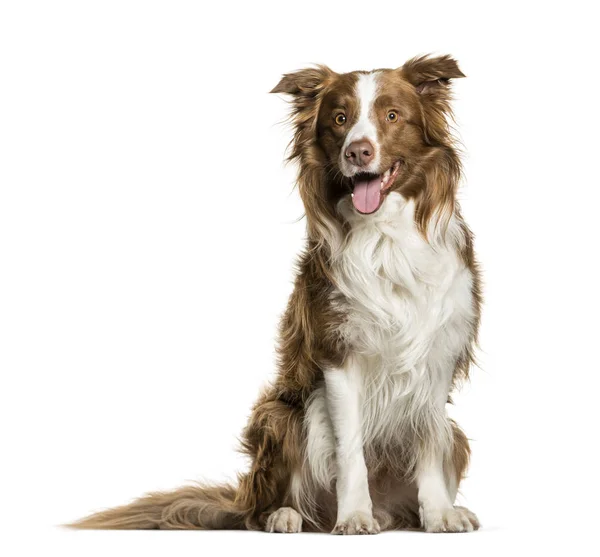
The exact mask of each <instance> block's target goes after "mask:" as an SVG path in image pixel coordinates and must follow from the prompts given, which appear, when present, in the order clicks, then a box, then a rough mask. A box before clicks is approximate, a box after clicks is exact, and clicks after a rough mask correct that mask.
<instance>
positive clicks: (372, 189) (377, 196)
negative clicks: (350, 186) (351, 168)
mask: <svg viewBox="0 0 600 557" xmlns="http://www.w3.org/2000/svg"><path fill="white" fill-rule="evenodd" d="M380 202H381V176H376V177H375V178H371V179H370V180H359V181H357V182H356V183H355V185H354V195H353V196H352V203H354V207H355V208H356V210H357V211H359V212H360V213H365V214H369V213H372V212H373V211H376V210H377V209H378V208H379V203H380Z"/></svg>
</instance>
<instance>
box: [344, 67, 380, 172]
mask: <svg viewBox="0 0 600 557" xmlns="http://www.w3.org/2000/svg"><path fill="white" fill-rule="evenodd" d="M379 74H380V72H371V73H364V74H359V76H358V81H357V82H356V86H355V89H354V91H355V95H356V98H357V99H358V110H359V112H358V120H356V123H355V124H354V125H353V126H352V128H351V129H350V131H349V132H348V135H347V136H346V140H345V141H344V148H343V149H342V158H344V156H345V155H344V154H345V152H346V149H347V148H348V145H350V143H352V142H353V141H358V140H359V139H366V140H368V141H369V142H370V143H371V144H372V145H373V147H374V148H375V157H374V159H373V161H372V162H371V164H370V165H369V167H370V168H377V167H378V165H379V142H378V140H377V126H376V125H375V115H374V113H373V103H374V102H375V99H376V98H377V90H378V88H379Z"/></svg>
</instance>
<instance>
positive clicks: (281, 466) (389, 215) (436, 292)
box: [74, 56, 481, 534]
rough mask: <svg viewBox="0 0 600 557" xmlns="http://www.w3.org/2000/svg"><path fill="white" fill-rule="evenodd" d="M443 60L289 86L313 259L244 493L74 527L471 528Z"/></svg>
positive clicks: (179, 495) (256, 412)
mask: <svg viewBox="0 0 600 557" xmlns="http://www.w3.org/2000/svg"><path fill="white" fill-rule="evenodd" d="M459 77H463V74H462V72H461V71H460V70H459V68H458V65H457V63H456V62H455V61H454V60H453V59H452V58H450V57H449V56H442V57H419V58H415V59H412V60H410V61H409V62H407V63H406V64H404V66H402V67H401V68H398V69H385V70H376V71H371V72H362V71H360V72H352V73H347V74H337V73H335V72H333V71H332V70H330V69H329V68H327V67H324V66H319V67H316V68H310V69H306V70H301V71H298V72H295V73H291V74H288V75H285V76H284V77H283V78H282V79H281V81H280V82H279V84H278V85H277V86H276V87H275V88H274V89H273V91H272V92H273V93H285V94H287V95H290V96H291V99H292V107H293V110H292V119H293V124H294V127H295V135H294V139H293V149H292V153H291V159H293V160H295V161H297V163H298V165H299V176H298V187H299V191H300V195H301V197H302V201H303V202H304V206H305V209H306V219H307V236H308V238H307V246H306V250H305V252H304V253H303V254H302V256H301V258H300V262H299V267H298V274H297V277H296V281H295V288H294V292H293V294H292V295H291V298H290V301H289V304H288V307H287V310H286V312H285V314H284V316H283V319H282V321H281V328H280V343H279V350H278V354H279V361H278V365H279V369H278V375H277V378H276V380H275V381H274V383H273V384H272V385H271V386H269V387H268V388H267V390H266V391H265V392H264V393H263V394H262V395H261V397H260V398H259V400H258V402H257V403H256V405H255V406H254V409H253V412H252V416H251V418H250V422H249V424H248V426H247V427H246V429H245V430H244V434H243V451H244V452H245V453H246V454H247V455H249V456H250V458H251V467H250V470H249V471H248V472H246V473H244V474H241V475H240V477H239V482H238V484H237V485H235V486H234V485H225V486H205V485H194V486H187V487H183V488H181V489H179V490H176V491H174V492H170V493H153V494H150V495H148V496H145V497H143V498H141V499H138V500H137V501H134V502H133V503H131V504H130V505H127V506H124V507H119V508H116V509H111V510H108V511H105V512H100V513H98V514H95V515H92V516H90V517H88V518H85V519H83V520H81V521H80V522H78V523H76V524H74V526H76V527H79V528H121V529H129V528H165V529H178V528H179V529H192V528H197V529H266V530H267V531H269V532H300V531H301V530H312V531H315V530H316V531H333V532H334V533H338V534H373V533H377V532H379V531H380V530H382V529H398V528H418V527H422V528H424V529H425V530H426V531H428V532H467V531H471V530H474V529H477V528H478V526H479V524H478V521H477V518H476V516H475V515H474V514H473V513H472V512H470V511H469V510H467V509H465V508H463V507H459V506H455V505H454V501H455V497H456V493H457V489H458V485H459V482H460V481H461V479H462V477H463V475H464V473H465V469H466V467H467V464H468V460H469V453H470V451H469V445H468V442H467V438H466V437H465V435H464V433H463V432H462V431H461V430H460V429H459V427H458V426H457V424H456V423H454V422H453V421H452V420H451V419H449V417H448V416H447V413H446V404H447V403H448V400H449V394H450V392H451V391H452V389H453V388H454V387H455V386H456V384H457V383H458V382H459V381H460V380H462V379H464V378H466V377H467V375H468V371H469V367H470V365H471V363H472V361H473V349H474V344H475V341H476V337H477V328H478V323H479V314H480V302H481V295H480V287H479V275H478V270H477V264H476V262H475V258H474V254H473V247H472V236H471V233H470V231H469V229H468V228H467V225H466V224H465V222H464V220H463V219H462V217H461V214H460V210H459V207H458V204H457V202H456V190H457V185H458V181H459V177H460V161H459V157H458V155H457V152H456V150H455V148H454V144H453V139H452V136H451V133H450V129H449V124H448V120H449V118H451V110H450V106H449V101H450V92H449V84H450V80H451V79H454V78H459Z"/></svg>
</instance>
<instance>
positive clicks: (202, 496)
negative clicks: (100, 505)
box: [68, 485, 248, 530]
mask: <svg viewBox="0 0 600 557" xmlns="http://www.w3.org/2000/svg"><path fill="white" fill-rule="evenodd" d="M239 499H240V498H239V497H238V493H237V488H236V487H234V486H233V485H221V486H204V485H191V486H185V487H182V488H179V489H177V490H175V491H170V492H156V493H149V494H148V495H145V496H144V497H141V498H139V499H136V500H135V501H133V502H132V503H130V504H129V505H124V506H122V507H116V508H114V509H108V510H106V511H101V512H98V513H96V514H92V515H90V516H88V517H86V518H83V519H81V520H79V521H77V522H74V523H72V524H69V525H68V526H70V527H71V528H81V529H90V530H156V529H161V530H239V529H244V528H245V519H246V516H247V515H248V512H247V511H246V510H244V508H243V506H242V504H241V503H240V502H239Z"/></svg>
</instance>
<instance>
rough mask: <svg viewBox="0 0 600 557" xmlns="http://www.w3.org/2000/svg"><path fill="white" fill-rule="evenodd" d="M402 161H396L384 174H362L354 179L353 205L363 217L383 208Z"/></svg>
mask: <svg viewBox="0 0 600 557" xmlns="http://www.w3.org/2000/svg"><path fill="white" fill-rule="evenodd" d="M399 171H400V161H396V162H395V163H394V164H393V165H392V166H391V167H390V168H388V169H387V170H386V171H385V172H384V173H383V174H370V173H364V172H363V173H360V174H356V175H355V176H353V177H352V204H353V205H354V208H355V209H356V210H357V211H358V212H359V213H362V214H363V215H370V214H371V213H374V212H375V211H377V209H379V207H381V205H382V204H383V200H384V199H385V196H386V195H387V194H388V193H389V191H390V188H391V186H392V184H393V183H394V181H395V180H396V177H397V176H398V172H399Z"/></svg>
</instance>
